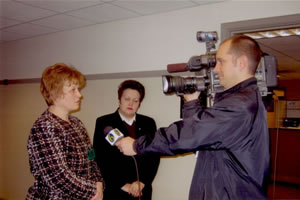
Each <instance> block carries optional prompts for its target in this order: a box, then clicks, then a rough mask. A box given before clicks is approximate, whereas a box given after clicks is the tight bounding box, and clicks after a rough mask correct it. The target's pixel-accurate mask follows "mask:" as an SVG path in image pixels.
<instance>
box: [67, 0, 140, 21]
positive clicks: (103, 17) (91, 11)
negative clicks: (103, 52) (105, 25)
mask: <svg viewBox="0 0 300 200" xmlns="http://www.w3.org/2000/svg"><path fill="white" fill-rule="evenodd" d="M68 15H72V16H76V17H80V18H82V19H87V20H92V21H94V22H98V23H101V22H109V21H113V20H119V19H126V18H131V17H136V16H137V14H135V13H133V12H131V11H128V10H125V9H122V8H120V7H117V6H114V5H111V4H107V3H104V4H100V5H96V6H93V7H89V8H84V9H80V10H77V11H72V12H69V13H68Z"/></svg>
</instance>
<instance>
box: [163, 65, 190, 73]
mask: <svg viewBox="0 0 300 200" xmlns="http://www.w3.org/2000/svg"><path fill="white" fill-rule="evenodd" d="M187 70H188V66H187V64H186V63H177V64H169V65H167V71H168V72H169V73H172V72H185V71H187Z"/></svg>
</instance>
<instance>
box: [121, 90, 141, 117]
mask: <svg viewBox="0 0 300 200" xmlns="http://www.w3.org/2000/svg"><path fill="white" fill-rule="evenodd" d="M139 107H140V93H139V92H138V91H137V90H133V89H130V88H128V89H126V90H124V91H123V94H122V96H121V99H120V100H119V111H120V113H121V114H122V115H123V116H124V117H126V118H128V119H131V118H132V117H134V115H135V113H136V112H137V111H138V109H139Z"/></svg>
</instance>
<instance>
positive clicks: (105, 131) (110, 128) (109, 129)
mask: <svg viewBox="0 0 300 200" xmlns="http://www.w3.org/2000/svg"><path fill="white" fill-rule="evenodd" d="M111 130H113V128H112V127H111V126H107V127H105V128H104V131H103V132H104V135H105V136H107V134H108V133H109V132H110V131H111Z"/></svg>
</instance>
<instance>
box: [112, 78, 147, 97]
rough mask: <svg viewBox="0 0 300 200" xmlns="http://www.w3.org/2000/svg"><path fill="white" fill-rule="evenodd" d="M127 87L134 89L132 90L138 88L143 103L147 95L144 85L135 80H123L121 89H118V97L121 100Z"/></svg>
mask: <svg viewBox="0 0 300 200" xmlns="http://www.w3.org/2000/svg"><path fill="white" fill-rule="evenodd" d="M126 89H132V90H136V91H138V92H139V94H140V103H142V101H143V99H144V97H145V88H144V86H143V85H142V84H141V83H140V82H138V81H135V80H126V81H123V82H122V83H121V84H120V85H119V89H118V99H119V100H120V99H121V97H122V95H123V92H124V90H126Z"/></svg>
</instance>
